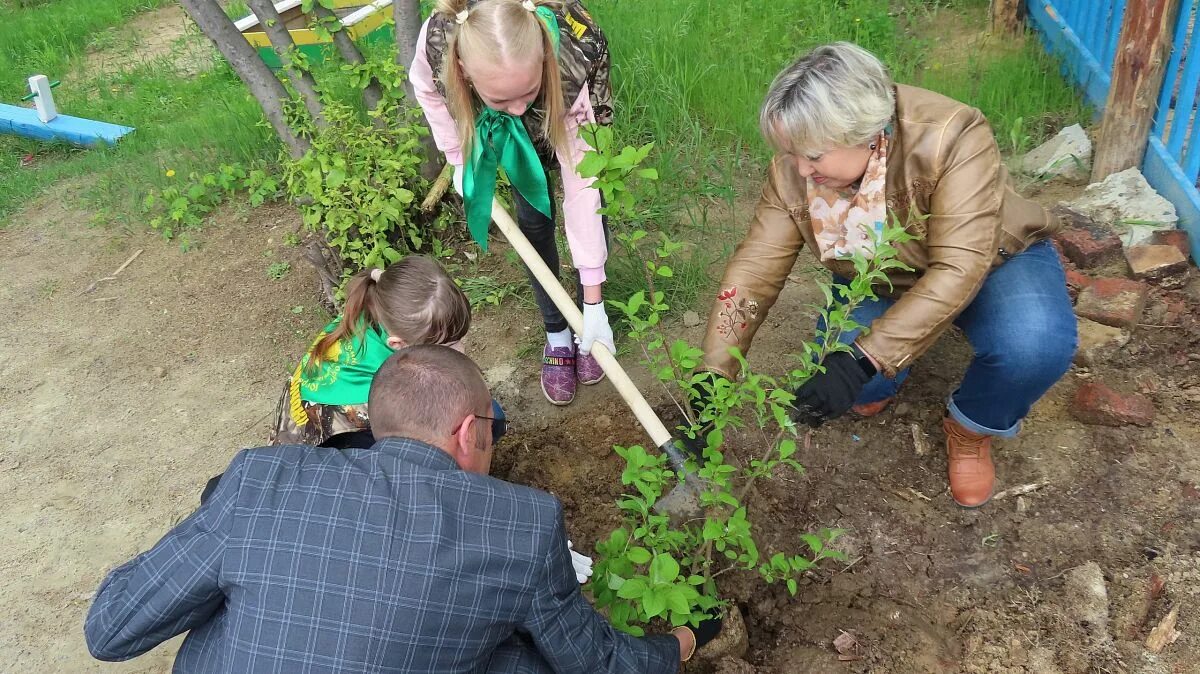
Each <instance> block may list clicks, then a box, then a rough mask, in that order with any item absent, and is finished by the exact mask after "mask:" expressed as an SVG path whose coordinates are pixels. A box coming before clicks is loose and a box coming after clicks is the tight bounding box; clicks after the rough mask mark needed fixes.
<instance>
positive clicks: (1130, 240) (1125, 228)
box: [1067, 168, 1179, 246]
mask: <svg viewBox="0 0 1200 674" xmlns="http://www.w3.org/2000/svg"><path fill="white" fill-rule="evenodd" d="M1067 205H1068V206H1069V207H1070V208H1072V209H1074V210H1076V211H1079V212H1080V213H1083V214H1085V215H1087V216H1089V217H1090V218H1092V219H1093V220H1095V221H1096V222H1099V223H1104V224H1108V225H1112V226H1114V227H1115V228H1116V229H1117V230H1118V231H1120V232H1123V234H1122V236H1121V240H1122V241H1123V242H1124V243H1125V245H1127V246H1129V245H1134V244H1138V243H1142V242H1143V241H1145V240H1147V239H1149V238H1150V236H1152V235H1153V233H1154V232H1155V231H1156V230H1161V229H1174V228H1175V224H1176V223H1177V222H1178V221H1179V216H1178V214H1176V212H1175V206H1174V204H1172V203H1171V202H1170V201H1167V200H1166V199H1164V198H1163V197H1162V196H1160V195H1159V194H1158V193H1157V192H1155V191H1154V188H1152V187H1150V183H1148V182H1146V178H1145V176H1143V175H1142V172H1141V171H1139V170H1137V169H1136V168H1131V169H1126V170H1124V171H1121V172H1120V173H1114V174H1112V175H1110V176H1109V177H1107V178H1105V179H1104V180H1103V181H1102V182H1099V183H1093V184H1091V185H1088V186H1087V188H1086V189H1084V191H1083V196H1081V197H1079V198H1078V199H1076V200H1075V201H1072V202H1070V203H1069V204H1067Z"/></svg>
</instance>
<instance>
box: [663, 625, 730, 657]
mask: <svg viewBox="0 0 1200 674" xmlns="http://www.w3.org/2000/svg"><path fill="white" fill-rule="evenodd" d="M723 622H724V620H723V618H721V616H717V617H715V618H705V619H704V620H701V621H700V624H699V625H696V626H695V627H689V626H684V627H676V628H675V629H673V630H671V634H672V635H674V636H675V638H676V639H678V640H679V661H680V662H687V661H688V660H691V659H692V656H693V655H695V654H696V650H697V649H700V648H703V647H704V646H705V645H707V644H708V643H709V642H711V641H712V640H713V639H716V638H717V635H719V634H720V633H721V624H722V623H723ZM689 642H690V643H689Z"/></svg>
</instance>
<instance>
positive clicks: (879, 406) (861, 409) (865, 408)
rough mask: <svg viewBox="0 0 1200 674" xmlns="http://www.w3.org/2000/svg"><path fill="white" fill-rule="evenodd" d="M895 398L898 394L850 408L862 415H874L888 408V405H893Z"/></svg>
mask: <svg viewBox="0 0 1200 674" xmlns="http://www.w3.org/2000/svg"><path fill="white" fill-rule="evenodd" d="M895 399H896V396H892V397H891V398H884V399H883V400H879V401H876V402H873V403H867V404H865V405H855V406H854V407H851V408H850V411H851V412H854V413H855V414H857V415H858V416H860V417H873V416H875V415H876V414H879V413H880V412H882V411H884V410H885V409H887V406H888V405H891V404H892V401H893V400H895Z"/></svg>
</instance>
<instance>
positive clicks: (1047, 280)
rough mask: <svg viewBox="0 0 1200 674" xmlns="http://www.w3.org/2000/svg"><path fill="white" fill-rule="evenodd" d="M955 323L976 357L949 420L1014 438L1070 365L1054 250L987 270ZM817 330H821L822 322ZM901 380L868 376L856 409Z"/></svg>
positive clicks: (868, 306)
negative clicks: (985, 277)
mask: <svg viewBox="0 0 1200 674" xmlns="http://www.w3.org/2000/svg"><path fill="white" fill-rule="evenodd" d="M835 281H836V282H838V283H843V282H844V280H842V279H835ZM835 297H836V293H835ZM839 299H840V298H839ZM894 303H895V301H894V300H890V299H886V298H881V299H878V300H874V301H869V302H866V303H864V304H861V305H859V306H858V307H856V308H855V310H854V311H853V312H852V313H851V316H852V317H853V318H854V321H855V322H857V323H859V324H861V325H864V326H870V325H871V322H872V321H874V320H875V319H876V318H878V317H879V316H881V315H883V313H884V312H885V311H887V310H888V309H890V308H891V306H892V305H893V304H894ZM954 324H955V325H957V326H958V327H960V328H962V331H963V332H964V333H966V335H967V340H968V341H970V342H971V346H972V348H974V350H975V358H974V359H973V360H972V361H971V365H970V367H968V368H967V373H966V375H964V376H963V380H962V383H961V384H959V387H958V390H957V391H955V392H954V393H952V394H951V395H950V399H949V402H948V406H949V412H950V416H951V418H953V419H954V420H955V421H957V422H958V423H959V424H962V426H963V427H965V428H966V429H967V430H969V431H973V432H975V433H981V434H984V435H995V436H999V437H1002V438H1009V437H1012V436H1014V435H1016V434H1017V431H1018V430H1020V427H1021V419H1024V418H1025V415H1026V414H1028V413H1029V408H1030V407H1032V406H1033V404H1034V403H1035V402H1037V401H1038V399H1039V398H1041V397H1042V396H1043V395H1045V393H1046V391H1048V390H1050V387H1051V386H1053V385H1054V383H1055V382H1057V381H1058V380H1059V379H1060V378H1061V377H1062V376H1063V374H1065V373H1066V371H1067V368H1069V367H1070V366H1071V359H1072V357H1073V356H1074V355H1075V348H1076V346H1077V344H1078V335H1077V334H1076V333H1077V324H1076V322H1075V314H1074V311H1073V310H1072V309H1071V299H1070V297H1068V296H1067V285H1066V278H1065V276H1064V274H1063V269H1062V264H1061V263H1060V262H1059V259H1058V253H1056V252H1055V250H1054V246H1052V245H1051V244H1050V242H1049V241H1039V242H1038V243H1035V244H1033V245H1032V246H1030V247H1029V248H1027V249H1026V250H1024V251H1023V252H1021V253H1019V254H1017V255H1014V256H1013V257H1012V259H1010V260H1009V261H1008V262H1005V263H1004V264H1003V265H1001V266H1000V267H998V268H996V269H993V270H992V272H991V274H989V275H988V277H987V280H985V281H984V282H983V287H982V288H981V289H980V290H979V294H978V295H976V296H975V299H974V300H973V301H972V302H971V304H970V305H968V306H967V308H966V309H965V310H963V312H962V313H961V314H959V316H958V318H957V319H955V321H954ZM817 328H818V330H820V331H824V329H825V326H824V325H823V322H822V321H818V325H817ZM859 332H860V331H854V332H850V333H847V334H843V335H842V336H841V337H840V341H841V342H842V343H844V344H849V343H851V342H853V341H854V340H855V339H856V338H857V337H858V333H859ZM907 377H908V370H907V369H905V370H902V371H900V372H899V373H898V374H897V375H896V377H895V379H888V378H887V377H884V376H883V375H882V374H877V375H875V377H874V378H872V379H871V381H869V382H867V385H866V386H865V387H864V388H863V390H862V393H861V394H860V395H859V398H858V404H860V405H862V404H866V403H873V402H878V401H880V400H884V399H886V398H890V397H892V396H894V395H896V392H897V391H898V390H899V389H900V385H901V384H903V383H904V380H905V379H906V378H907Z"/></svg>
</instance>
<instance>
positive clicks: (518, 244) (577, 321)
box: [492, 200, 703, 519]
mask: <svg viewBox="0 0 1200 674" xmlns="http://www.w3.org/2000/svg"><path fill="white" fill-rule="evenodd" d="M492 219H493V220H495V221H496V226H497V227H498V228H499V229H500V233H501V234H503V235H504V238H505V239H508V243H509V245H511V246H512V247H513V250H515V251H517V255H518V256H520V258H521V260H522V261H523V262H524V263H525V265H526V266H528V267H529V270H530V272H532V273H533V276H534V278H536V279H537V280H538V283H540V284H542V287H543V288H545V289H546V293H547V294H549V295H550V299H551V301H553V302H554V305H555V306H556V307H558V310H559V311H561V312H562V314H563V316H565V317H566V319H567V323H568V324H570V326H571V329H572V330H574V331H575V333H576V334H580V333H582V332H583V313H582V312H580V311H579V307H578V306H576V305H575V302H574V301H573V300H572V299H571V296H570V295H568V294H567V291H566V290H564V289H563V287H562V284H561V283H559V281H558V278H557V277H555V275H554V273H553V272H551V271H550V268H549V267H547V266H546V263H545V262H543V261H542V258H541V256H540V255H538V253H537V251H536V250H534V248H533V245H532V244H530V243H529V240H528V239H526V238H525V235H524V234H522V233H521V230H520V229H519V228H518V227H517V223H516V222H514V221H513V219H512V216H511V215H509V214H508V211H507V210H505V209H504V207H503V206H501V205H500V202H499V201H496V200H493V201H492ZM591 353H592V356H594V357H595V359H596V362H597V363H599V364H600V369H602V370H604V374H606V375H608V380H609V381H611V382H612V384H613V387H614V388H616V389H617V393H619V394H620V395H621V398H622V399H623V400H624V401H625V404H626V405H628V406H629V409H630V411H632V412H633V416H635V417H636V418H637V420H638V423H640V424H641V425H642V428H644V429H645V430H646V433H647V434H649V435H650V440H651V441H652V442H653V443H654V445H655V446H656V447H658V449H659V451H661V452H663V453H664V454H666V455H667V458H668V459H669V460H670V461H671V467H672V468H674V469H675V470H676V471H677V472H679V473H682V474H683V484H680V485H678V486H676V487H675V488H674V489H672V490H671V492H670V493H669V494H667V495H666V496H664V497H662V498H661V499H659V500H658V503H655V504H654V509H655V510H656V511H658V512H659V513H663V514H666V515H669V516H671V517H678V518H685V519H690V518H693V517H699V516H701V514H702V511H701V508H700V493H701V491H703V489H702V487H701V484H700V478H698V477H696V476H695V475H693V474H692V473H690V472H689V471H687V470H686V468H685V467H684V458H683V454H681V453H680V451H679V446H678V445H677V444H676V441H675V439H674V438H672V437H671V433H670V432H669V431H667V427H666V426H665V425H663V422H662V420H661V419H659V418H658V415H657V414H655V413H654V410H653V409H651V407H650V403H648V402H646V398H645V397H643V396H642V392H641V391H639V390H638V389H637V387H636V386H634V384H633V381H631V380H630V379H629V375H627V374H625V369H624V368H622V367H621V364H620V363H618V362H617V358H616V356H614V355H613V354H612V353H610V352H609V350H608V347H607V346H604V345H602V344H600V343H598V342H597V343H594V344H592V350H591Z"/></svg>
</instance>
